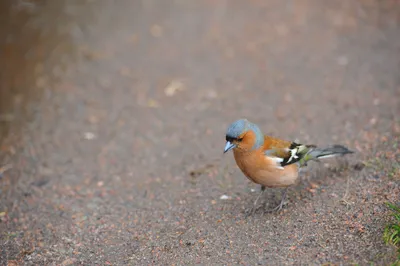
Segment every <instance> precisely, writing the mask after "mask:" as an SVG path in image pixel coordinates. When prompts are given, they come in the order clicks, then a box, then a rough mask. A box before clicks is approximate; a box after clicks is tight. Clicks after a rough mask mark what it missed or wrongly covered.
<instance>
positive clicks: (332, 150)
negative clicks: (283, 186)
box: [301, 145, 354, 165]
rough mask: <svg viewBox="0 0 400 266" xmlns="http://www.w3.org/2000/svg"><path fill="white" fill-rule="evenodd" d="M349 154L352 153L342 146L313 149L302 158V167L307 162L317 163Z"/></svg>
mask: <svg viewBox="0 0 400 266" xmlns="http://www.w3.org/2000/svg"><path fill="white" fill-rule="evenodd" d="M349 153H354V152H353V151H351V150H349V149H348V148H346V147H344V146H342V145H333V146H330V147H326V148H317V147H313V148H311V149H309V151H308V152H307V154H306V155H305V156H304V157H303V158H302V160H301V161H302V162H301V164H302V165H307V162H309V161H318V160H319V159H324V158H329V157H334V156H343V155H346V154H349Z"/></svg>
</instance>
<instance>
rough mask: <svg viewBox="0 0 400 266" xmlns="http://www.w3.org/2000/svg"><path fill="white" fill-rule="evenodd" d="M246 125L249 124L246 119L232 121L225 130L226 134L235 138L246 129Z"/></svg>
mask: <svg viewBox="0 0 400 266" xmlns="http://www.w3.org/2000/svg"><path fill="white" fill-rule="evenodd" d="M248 125H249V121H247V120H246V119H240V120H237V121H235V122H233V123H232V124H230V126H229V127H228V130H227V131H226V136H227V137H230V138H234V139H236V138H238V137H239V136H240V135H241V134H242V133H243V132H245V131H247V130H248Z"/></svg>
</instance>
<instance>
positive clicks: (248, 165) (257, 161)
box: [233, 150, 298, 187]
mask: <svg viewBox="0 0 400 266" xmlns="http://www.w3.org/2000/svg"><path fill="white" fill-rule="evenodd" d="M233 153H234V157H235V161H236V164H237V165H238V166H239V168H240V170H242V172H243V174H244V175H245V176H246V177H247V178H249V179H250V180H251V181H253V182H254V183H257V184H260V185H264V186H266V187H287V186H290V185H293V184H294V183H295V182H296V180H297V177H298V167H297V165H295V164H291V165H287V166H285V167H284V168H283V169H279V168H277V167H276V163H275V162H274V161H273V160H272V159H269V158H268V157H267V156H265V155H264V154H263V152H262V151H261V150H260V151H251V152H244V151H237V150H234V151H233Z"/></svg>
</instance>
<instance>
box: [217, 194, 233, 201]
mask: <svg viewBox="0 0 400 266" xmlns="http://www.w3.org/2000/svg"><path fill="white" fill-rule="evenodd" d="M230 198H231V197H229V196H228V195H222V196H221V197H220V198H219V199H221V200H228V199H230Z"/></svg>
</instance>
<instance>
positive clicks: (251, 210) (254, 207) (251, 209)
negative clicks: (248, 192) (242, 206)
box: [245, 205, 263, 218]
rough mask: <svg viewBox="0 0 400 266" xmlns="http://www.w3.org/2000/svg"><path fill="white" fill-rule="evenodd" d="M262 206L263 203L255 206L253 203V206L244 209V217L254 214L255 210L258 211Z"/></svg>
mask: <svg viewBox="0 0 400 266" xmlns="http://www.w3.org/2000/svg"><path fill="white" fill-rule="evenodd" d="M262 207H263V205H260V206H257V205H253V207H251V208H248V209H246V210H245V217H246V218H247V217H249V216H251V215H254V214H255V213H256V211H258V210H259V209H261V208H262Z"/></svg>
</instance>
